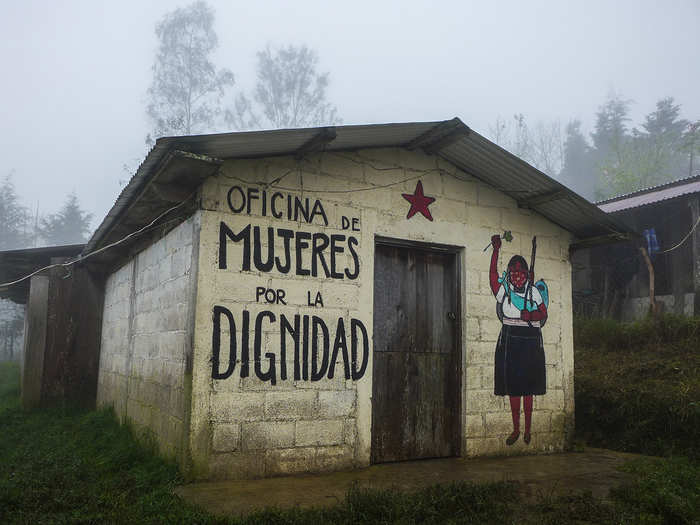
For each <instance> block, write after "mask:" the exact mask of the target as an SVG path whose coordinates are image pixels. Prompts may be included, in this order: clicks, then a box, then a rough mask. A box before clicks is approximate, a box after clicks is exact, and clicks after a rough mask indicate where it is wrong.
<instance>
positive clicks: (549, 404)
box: [535, 389, 564, 411]
mask: <svg viewBox="0 0 700 525" xmlns="http://www.w3.org/2000/svg"><path fill="white" fill-rule="evenodd" d="M535 407H536V408H537V409H540V410H553V411H562V410H564V391H563V390H558V389H552V390H548V391H547V393H546V394H545V395H543V396H535Z"/></svg>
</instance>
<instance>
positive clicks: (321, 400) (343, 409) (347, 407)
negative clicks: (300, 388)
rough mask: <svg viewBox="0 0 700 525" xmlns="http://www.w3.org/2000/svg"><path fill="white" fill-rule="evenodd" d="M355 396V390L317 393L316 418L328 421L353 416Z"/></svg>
mask: <svg viewBox="0 0 700 525" xmlns="http://www.w3.org/2000/svg"><path fill="white" fill-rule="evenodd" d="M356 396H357V393H356V392H355V390H336V391H319V393H318V417H319V418H323V419H330V418H337V417H348V416H351V415H353V414H354V411H355V398H356Z"/></svg>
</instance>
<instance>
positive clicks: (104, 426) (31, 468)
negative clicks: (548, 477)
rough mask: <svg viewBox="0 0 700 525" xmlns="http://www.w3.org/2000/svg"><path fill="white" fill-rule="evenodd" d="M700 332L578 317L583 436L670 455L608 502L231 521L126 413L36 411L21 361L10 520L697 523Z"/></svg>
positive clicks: (387, 509)
mask: <svg viewBox="0 0 700 525" xmlns="http://www.w3.org/2000/svg"><path fill="white" fill-rule="evenodd" d="M697 326H698V323H697V321H696V320H689V321H685V320H682V319H678V318H668V319H665V320H664V321H662V324H661V325H660V326H656V327H654V325H653V324H650V323H649V322H647V323H638V324H636V325H621V324H618V323H610V322H590V321H589V322H586V323H581V322H578V321H577V323H576V325H575V334H576V343H577V348H576V367H577V368H576V396H577V397H576V404H577V429H578V437H579V439H585V440H586V441H587V443H588V444H590V445H597V446H608V447H610V448H616V449H618V450H635V451H643V452H648V453H649V452H650V453H655V454H660V455H666V456H667V457H665V458H645V459H640V460H637V461H634V462H631V463H629V464H628V465H627V466H626V467H625V468H626V469H627V470H628V471H629V472H631V473H632V474H633V475H634V480H633V481H632V482H631V483H628V484H627V485H624V486H622V487H620V488H618V489H615V490H614V491H612V492H611V497H610V499H609V500H605V501H603V500H600V499H597V498H595V497H593V496H592V495H591V494H590V493H582V494H570V495H567V496H558V495H554V494H540V495H539V497H537V498H535V500H534V501H533V500H532V499H523V498H522V497H520V495H519V490H518V489H519V486H518V485H517V484H512V483H492V484H480V485H475V484H469V483H456V484H451V485H443V486H434V487H429V488H427V489H424V490H421V491H417V492H412V493H405V492H397V491H376V490H361V489H357V488H354V489H352V490H350V491H349V492H348V494H347V496H346V498H345V500H344V501H342V502H339V503H338V504H337V505H335V506H333V507H328V508H317V509H305V510H302V509H290V510H279V509H267V510H265V511H262V512H257V513H254V514H251V515H249V516H246V517H245V518H240V519H239V518H226V519H224V518H217V517H215V516H211V515H209V514H207V513H205V512H204V511H202V510H199V509H198V508H196V507H193V506H190V505H188V504H186V503H184V502H183V501H181V500H180V499H179V498H178V497H176V496H175V495H174V494H173V492H172V489H173V487H174V486H175V485H177V484H178V483H181V482H182V479H181V477H180V475H179V473H178V471H177V468H176V467H175V465H173V464H172V463H169V462H167V461H164V460H163V459H161V458H160V457H158V456H157V454H155V453H154V450H153V447H152V446H149V445H148V444H145V443H144V442H143V440H137V439H136V438H135V437H134V434H133V433H132V432H131V430H130V429H129V427H127V426H120V425H118V424H117V423H116V421H115V418H114V415H113V413H112V412H110V411H84V410H71V409H66V408H55V409H47V410H37V411H31V412H24V411H22V410H21V409H20V408H19V400H18V399H19V398H18V396H19V387H18V367H17V366H16V365H12V364H6V363H5V364H0V523H3V524H4V523H235V524H280V525H281V524H307V523H338V524H350V523H376V524H380V523H381V524H389V523H401V524H404V523H409V524H410V523H435V524H437V523H485V524H490V523H493V524H496V523H498V524H502V523H518V524H525V525H528V524H532V525H548V524H552V525H553V524H560V523H579V524H582V523H591V524H598V523H609V524H617V523H647V524H664V523H697V516H700V500H699V499H700V496H699V495H698V494H699V493H700V491H699V490H698V487H700V465H699V463H698V459H697V458H698V452H697V451H698V445H697V443H694V441H693V439H692V438H697V436H699V435H700V433H699V432H698V427H697V424H698V420H697V416H698V413H697V400H698V381H699V378H698V356H697V355H696V354H697V353H698V352H697V348H698V344H697V341H698V331H697V329H696V328H697ZM680 454H683V455H680ZM693 520H695V521H693Z"/></svg>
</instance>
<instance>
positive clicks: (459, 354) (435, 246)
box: [370, 235, 466, 464]
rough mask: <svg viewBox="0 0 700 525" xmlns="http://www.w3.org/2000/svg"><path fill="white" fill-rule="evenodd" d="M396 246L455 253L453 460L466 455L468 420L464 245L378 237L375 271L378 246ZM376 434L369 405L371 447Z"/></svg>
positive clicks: (374, 257)
mask: <svg viewBox="0 0 700 525" xmlns="http://www.w3.org/2000/svg"><path fill="white" fill-rule="evenodd" d="M379 245H381V246H394V247H398V248H408V249H414V250H420V251H424V252H425V251H427V252H437V253H448V254H453V255H454V256H455V264H454V278H455V284H456V286H455V297H454V299H455V304H456V305H457V312H456V315H457V322H456V323H455V344H456V346H457V348H456V349H455V359H456V360H457V370H456V372H455V373H456V374H457V389H458V392H457V398H458V405H457V416H456V417H457V419H458V422H457V425H456V428H457V431H456V432H455V436H453V439H454V443H453V446H454V450H455V452H456V455H455V456H453V457H462V456H464V446H463V439H462V438H463V436H464V429H465V417H464V406H465V399H464V396H465V393H464V385H465V380H466V379H465V377H464V357H465V356H464V344H463V339H462V338H463V336H464V321H463V311H464V305H465V304H466V293H464V291H463V289H462V284H463V277H462V268H463V262H462V258H463V254H464V246H454V245H450V244H440V243H433V242H422V241H414V240H409V239H398V238H394V237H385V236H382V235H375V236H374V248H375V249H374V250H373V252H372V259H373V261H372V267H373V268H374V265H375V263H376V255H375V251H376V247H377V246H379ZM374 274H375V272H374V271H373V272H372V296H373V297H374V285H375V275H374ZM372 363H373V364H372V367H373V368H374V306H373V307H372ZM375 380H376V378H375V377H374V370H372V385H371V395H374V382H375ZM373 433H374V405H373V403H370V444H371V443H372V436H373ZM371 457H372V451H371V447H370V458H371ZM370 463H371V464H373V462H372V461H370Z"/></svg>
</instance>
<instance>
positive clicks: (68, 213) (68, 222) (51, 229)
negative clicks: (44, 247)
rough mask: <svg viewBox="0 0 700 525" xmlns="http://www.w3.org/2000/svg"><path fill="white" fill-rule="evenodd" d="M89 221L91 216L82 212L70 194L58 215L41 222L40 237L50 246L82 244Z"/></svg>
mask: <svg viewBox="0 0 700 525" xmlns="http://www.w3.org/2000/svg"><path fill="white" fill-rule="evenodd" d="M91 219H92V214H91V213H87V212H85V211H83V210H82V209H81V208H80V203H79V202H78V197H77V196H76V195H75V193H71V194H70V195H68V197H66V202H65V203H64V205H63V207H62V208H61V209H60V210H59V212H58V213H55V214H52V215H49V216H48V217H46V218H44V219H42V220H41V227H40V232H41V236H42V237H43V238H44V240H45V241H46V242H47V243H48V244H49V245H50V246H55V245H61V244H81V243H84V242H85V241H86V240H87V236H88V233H89V232H90V221H91Z"/></svg>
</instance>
